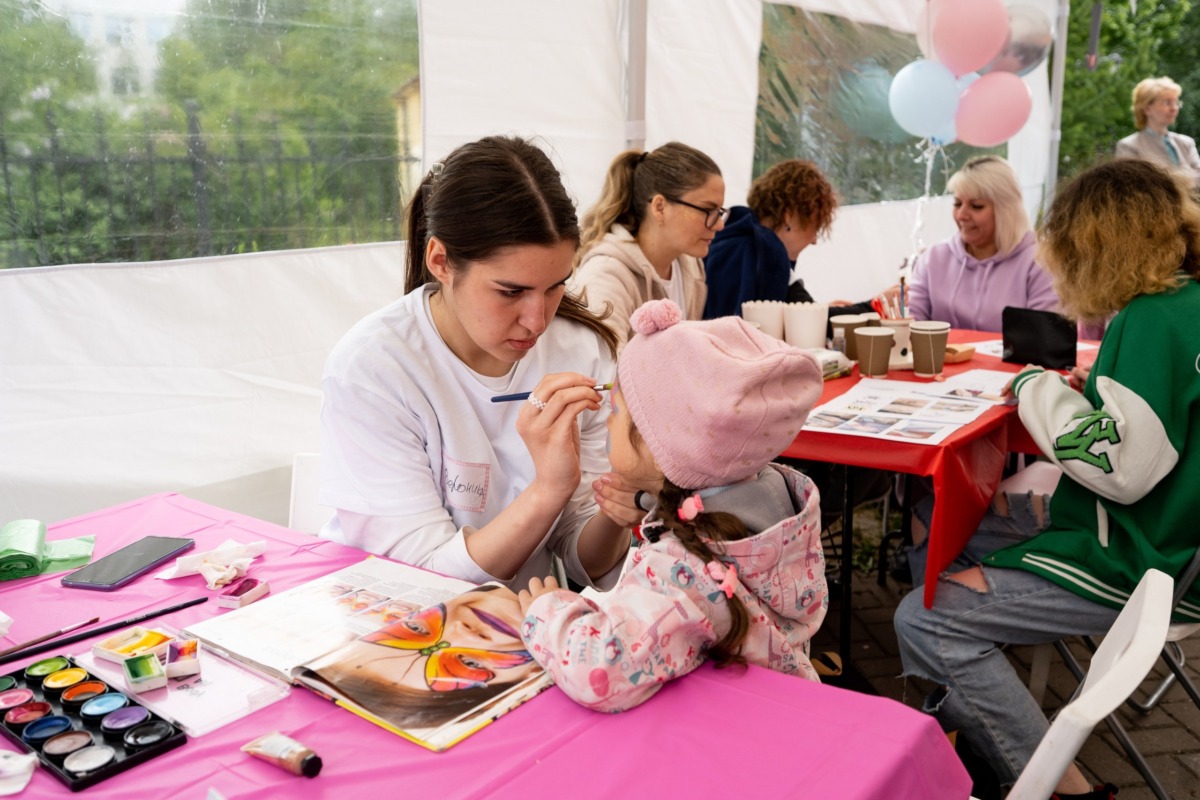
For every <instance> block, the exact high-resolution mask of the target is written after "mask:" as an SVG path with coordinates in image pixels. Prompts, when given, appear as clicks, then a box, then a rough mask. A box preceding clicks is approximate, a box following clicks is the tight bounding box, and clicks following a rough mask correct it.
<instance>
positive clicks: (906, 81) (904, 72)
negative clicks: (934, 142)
mask: <svg viewBox="0 0 1200 800" xmlns="http://www.w3.org/2000/svg"><path fill="white" fill-rule="evenodd" d="M958 95H959V90H958V81H957V80H956V79H955V77H954V73H953V72H951V71H950V70H949V69H947V68H946V67H945V66H943V65H942V64H940V63H938V62H937V61H929V60H928V59H924V58H922V59H918V60H917V61H914V62H912V63H911V64H909V65H907V66H906V67H904V68H903V69H901V70H900V71H899V72H897V73H896V77H895V78H893V79H892V88H891V90H890V91H889V92H888V108H890V109H891V112H892V116H893V117H895V119H896V123H897V124H898V125H899V126H900V127H901V128H903V129H904V130H906V131H908V132H909V133H911V134H912V135H913V136H935V135H938V134H940V133H943V132H944V131H945V130H946V128H947V126H949V125H953V124H954V114H955V112H956V111H958Z"/></svg>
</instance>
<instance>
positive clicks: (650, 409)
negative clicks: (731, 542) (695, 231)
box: [617, 300, 822, 489]
mask: <svg viewBox="0 0 1200 800" xmlns="http://www.w3.org/2000/svg"><path fill="white" fill-rule="evenodd" d="M682 317H683V314H682V313H681V312H680V310H679V307H678V306H677V305H675V304H674V303H672V302H671V301H670V300H651V301H650V302H648V303H646V304H645V305H643V306H642V307H641V308H639V309H638V310H637V311H635V312H634V313H633V316H632V317H631V318H630V325H631V327H632V328H633V330H634V332H635V333H636V335H635V336H634V337H633V338H632V339H630V340H629V343H628V344H626V345H625V349H624V350H622V351H621V356H620V358H619V359H618V362H617V381H618V385H619V388H620V389H621V393H622V394H623V395H624V397H625V405H626V407H627V408H628V409H629V414H630V416H631V417H632V419H633V422H634V424H635V425H636V426H637V429H638V432H639V433H640V434H641V436H642V438H643V439H644V440H645V442H646V445H647V446H648V447H649V448H650V453H651V454H652V455H653V456H654V460H655V461H656V462H658V466H659V468H660V469H661V470H662V471H663V474H664V475H666V476H667V478H669V479H670V480H671V482H672V483H674V484H675V485H676V486H680V487H682V488H684V489H706V488H709V487H712V486H725V485H728V484H731V483H737V482H738V481H741V480H745V479H746V478H749V477H751V476H752V475H756V474H757V473H758V472H759V471H760V470H761V469H762V468H763V467H764V466H766V465H767V464H768V463H769V462H770V461H772V460H773V459H775V458H776V457H777V456H778V455H779V454H780V453H782V452H783V450H784V449H785V448H786V447H787V446H788V445H789V444H791V443H792V440H793V439H794V438H796V434H797V433H798V432H799V431H800V428H801V427H802V426H803V425H804V420H805V419H806V418H807V417H808V412H809V411H810V410H812V407H813V403H815V402H816V400H817V398H818V397H820V395H821V386H822V378H821V368H820V366H819V365H818V364H817V361H816V359H814V358H813V357H812V356H811V355H809V354H808V353H806V352H804V351H803V350H800V349H798V348H795V347H792V346H791V345H789V344H785V343H784V342H781V341H780V340H778V339H776V338H774V337H772V336H768V335H767V334H765V333H762V332H761V331H758V330H756V329H755V328H753V327H751V326H750V325H748V324H747V323H746V322H745V321H744V320H742V319H741V318H740V317H721V318H719V319H713V320H706V321H704V322H689V321H681V320H682Z"/></svg>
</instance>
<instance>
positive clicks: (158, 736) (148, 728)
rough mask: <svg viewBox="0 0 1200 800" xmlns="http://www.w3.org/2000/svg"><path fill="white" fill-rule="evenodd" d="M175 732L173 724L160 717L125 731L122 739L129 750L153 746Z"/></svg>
mask: <svg viewBox="0 0 1200 800" xmlns="http://www.w3.org/2000/svg"><path fill="white" fill-rule="evenodd" d="M173 733H175V726H174V725H172V724H171V723H169V722H164V721H163V720H161V719H156V720H154V721H153V722H144V723H142V724H141V725H138V726H137V727H136V728H131V729H129V730H128V731H126V732H125V736H124V737H123V741H124V742H125V747H126V748H128V749H130V750H140V749H142V748H143V747H153V746H154V745H156V744H158V743H159V742H163V741H166V740H167V739H169V738H170V737H171V734H173Z"/></svg>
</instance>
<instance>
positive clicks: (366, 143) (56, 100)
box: [0, 0, 417, 267]
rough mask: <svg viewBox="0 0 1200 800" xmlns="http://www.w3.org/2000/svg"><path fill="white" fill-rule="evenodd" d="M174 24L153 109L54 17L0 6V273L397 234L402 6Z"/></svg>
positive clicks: (248, 13)
mask: <svg viewBox="0 0 1200 800" xmlns="http://www.w3.org/2000/svg"><path fill="white" fill-rule="evenodd" d="M96 7H97V13H98V14H103V13H106V12H109V10H110V5H109V4H108V3H104V2H99V3H97V6H96ZM101 19H102V17H100V16H97V17H95V18H94V20H93V21H94V22H95V23H96V24H101V23H100V20H101ZM181 19H182V20H183V22H182V24H181V25H182V26H181V27H180V28H178V29H176V30H175V31H174V32H173V33H172V35H171V36H170V37H168V38H167V39H165V40H163V41H162V42H160V44H159V54H158V55H159V58H158V61H159V64H160V69H159V70H158V72H157V74H156V76H155V86H154V91H153V93H151V94H149V95H148V96H147V95H129V94H126V95H123V96H117V97H113V96H111V95H108V94H105V93H102V92H100V91H98V88H100V87H97V86H96V83H95V81H96V78H95V76H96V74H97V68H96V65H95V64H94V63H93V56H92V55H91V54H90V52H89V50H88V48H87V45H86V44H85V43H84V42H83V41H82V40H80V39H78V38H76V37H75V36H74V35H73V34H72V32H71V30H70V28H69V27H68V25H67V23H66V22H64V21H63V19H62V17H59V16H56V15H54V14H51V13H50V12H47V11H45V10H44V9H43V8H42V4H41V3H39V2H37V0H0V75H3V78H0V161H3V175H4V181H5V183H4V185H2V186H0V191H3V197H2V198H0V267H4V266H31V265H39V264H61V263H70V262H79V261H135V260H147V259H161V258H180V257H189V256H196V255H206V254H210V253H234V252H244V251H251V250H265V249H279V248H289V247H314V246H320V245H327V244H341V243H347V242H355V241H374V240H379V239H388V238H394V237H396V236H399V235H400V234H401V229H400V210H401V205H402V199H401V198H400V197H399V191H398V175H397V170H398V166H399V164H398V158H399V155H398V151H399V149H400V148H399V145H398V142H397V130H396V104H395V101H394V95H395V93H396V91H397V90H398V89H399V88H400V87H401V86H403V85H404V84H405V83H406V82H408V81H409V80H410V79H411V78H412V77H413V76H415V75H416V73H417V19H416V7H415V0H389V2H388V3H382V4H380V3H374V2H368V0H289V2H262V0H190V6H189V7H188V9H187V13H185V14H184V15H182V16H181ZM105 98H107V99H105Z"/></svg>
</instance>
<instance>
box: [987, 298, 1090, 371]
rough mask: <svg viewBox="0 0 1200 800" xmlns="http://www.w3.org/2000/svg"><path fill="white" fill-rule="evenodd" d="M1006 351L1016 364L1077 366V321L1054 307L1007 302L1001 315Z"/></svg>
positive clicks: (1052, 367) (1007, 358)
mask: <svg viewBox="0 0 1200 800" xmlns="http://www.w3.org/2000/svg"><path fill="white" fill-rule="evenodd" d="M1000 320H1001V322H1000V324H1001V328H1002V336H1003V339H1004V353H1003V355H1002V356H1001V358H1002V359H1003V360H1004V361H1008V362H1011V363H1013V364H1037V365H1038V366H1040V367H1046V368H1047V369H1069V368H1071V367H1073V366H1075V360H1076V359H1075V344H1076V341H1077V331H1076V327H1075V323H1074V322H1072V321H1071V320H1069V319H1067V318H1066V317H1063V316H1061V315H1059V314H1055V313H1054V312H1053V311H1038V310H1036V309H1032V308H1017V307H1016V306H1006V307H1005V309H1004V311H1003V312H1002V315H1001V318H1000Z"/></svg>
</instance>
